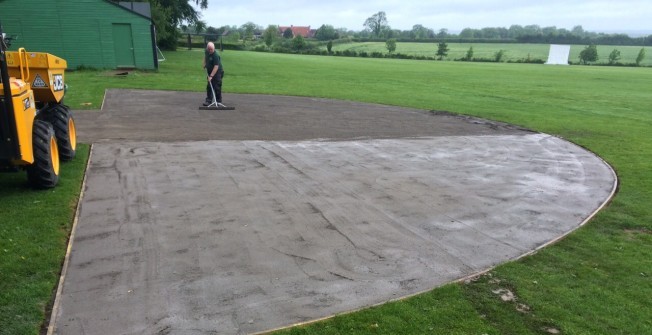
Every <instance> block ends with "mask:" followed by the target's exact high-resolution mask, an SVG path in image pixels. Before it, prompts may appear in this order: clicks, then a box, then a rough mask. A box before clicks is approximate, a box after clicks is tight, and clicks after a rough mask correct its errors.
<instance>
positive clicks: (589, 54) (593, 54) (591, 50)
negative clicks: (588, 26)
mask: <svg viewBox="0 0 652 335" xmlns="http://www.w3.org/2000/svg"><path fill="white" fill-rule="evenodd" d="M579 58H580V62H581V63H582V64H589V63H592V62H596V61H598V48H597V47H596V46H595V45H593V44H591V45H589V46H587V47H586V48H584V50H582V52H580V57H579Z"/></svg>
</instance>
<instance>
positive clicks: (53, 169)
mask: <svg viewBox="0 0 652 335" xmlns="http://www.w3.org/2000/svg"><path fill="white" fill-rule="evenodd" d="M0 51H1V54H0V72H1V73H0V75H1V76H0V100H1V101H0V170H2V171H20V170H26V171H27V179H28V181H29V183H30V184H31V185H32V186H34V187H36V188H50V187H54V186H55V185H56V184H57V182H58V181H59V162H60V161H68V160H72V159H73V158H74V157H75V152H76V147H77V135H76V131H75V121H74V119H73V117H72V113H71V111H70V108H68V106H66V105H64V104H63V97H64V94H65V84H64V74H65V69H66V67H67V63H66V61H65V60H63V59H61V58H59V57H56V56H54V55H51V54H48V53H42V52H27V51H26V50H25V49H23V48H20V49H18V51H7V44H6V42H5V36H4V34H3V33H2V26H1V25H0Z"/></svg>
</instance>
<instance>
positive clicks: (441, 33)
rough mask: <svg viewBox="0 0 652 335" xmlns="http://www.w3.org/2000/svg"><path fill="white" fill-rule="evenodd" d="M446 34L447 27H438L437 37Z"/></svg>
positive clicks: (442, 36) (445, 35)
mask: <svg viewBox="0 0 652 335" xmlns="http://www.w3.org/2000/svg"><path fill="white" fill-rule="evenodd" d="M447 36H448V29H446V28H441V29H439V32H438V33H437V37H439V38H444V37H447Z"/></svg>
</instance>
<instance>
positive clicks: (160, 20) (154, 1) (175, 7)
mask: <svg viewBox="0 0 652 335" xmlns="http://www.w3.org/2000/svg"><path fill="white" fill-rule="evenodd" d="M149 2H150V6H151V11H152V21H153V22H154V26H155V27H156V37H157V43H158V45H159V46H160V47H161V48H164V49H174V48H176V46H177V41H178V40H179V37H180V36H181V35H180V34H181V33H180V32H179V30H178V29H177V28H178V27H179V25H180V24H181V23H183V22H187V23H189V25H194V24H195V23H196V22H197V21H199V17H200V14H199V13H198V12H197V11H196V10H195V8H194V7H193V6H192V5H191V3H195V5H198V6H199V8H201V9H206V8H208V0H150V1H149ZM204 28H205V27H204Z"/></svg>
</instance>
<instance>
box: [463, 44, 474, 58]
mask: <svg viewBox="0 0 652 335" xmlns="http://www.w3.org/2000/svg"><path fill="white" fill-rule="evenodd" d="M464 60H467V61H472V60H473V46H471V47H470V48H469V50H468V51H467V52H466V56H464Z"/></svg>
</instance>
